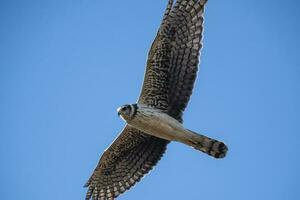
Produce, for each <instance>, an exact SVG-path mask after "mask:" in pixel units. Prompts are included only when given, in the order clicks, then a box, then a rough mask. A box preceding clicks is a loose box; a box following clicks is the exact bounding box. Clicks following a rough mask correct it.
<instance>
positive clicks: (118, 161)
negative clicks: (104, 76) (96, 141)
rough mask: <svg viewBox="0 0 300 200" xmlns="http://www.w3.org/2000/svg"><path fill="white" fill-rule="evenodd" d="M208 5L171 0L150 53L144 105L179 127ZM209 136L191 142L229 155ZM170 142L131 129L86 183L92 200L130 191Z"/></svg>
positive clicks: (203, 0)
mask: <svg viewBox="0 0 300 200" xmlns="http://www.w3.org/2000/svg"><path fill="white" fill-rule="evenodd" d="M205 3H206V0H177V1H176V3H175V5H173V0H169V2H168V5H167V8H166V10H165V13H164V17H163V20H162V23H161V26H160V28H159V30H158V33H157V35H156V38H155V40H154V42H153V44H152V46H151V48H150V51H149V54H148V60H147V68H146V73H145V78H144V83H143V87H142V91H141V94H140V97H139V100H138V104H144V105H148V106H151V107H153V108H155V109H159V110H161V111H162V112H164V113H166V114H168V115H170V116H171V117H173V118H174V119H176V120H177V121H178V122H182V113H183V111H184V109H185V107H186V106H187V103H188V101H189V98H190V95H191V94H192V90H193V87H194V82H195V79H196V73H197V70H198V63H199V50H200V48H201V47H202V44H201V40H202V30H203V12H204V4H205ZM191 134H192V132H191ZM203 137H205V136H203ZM203 137H200V138H198V141H199V142H195V141H194V140H192V141H187V143H189V142H190V144H189V145H191V146H194V148H196V149H198V150H201V151H206V153H208V154H210V155H212V156H214V157H224V156H225V153H226V151H227V147H226V146H225V147H226V148H225V147H224V146H223V145H224V144H223V143H220V142H218V141H216V140H213V139H210V138H207V137H205V138H203ZM196 141H197V140H196ZM168 143H169V141H168V140H165V139H161V138H158V137H155V136H151V135H148V134H146V133H144V132H142V131H140V130H138V129H136V128H133V127H131V126H129V125H127V126H126V127H125V128H124V130H123V131H122V132H121V133H120V135H119V136H118V138H117V139H116V140H115V141H114V142H113V143H112V144H111V146H110V147H109V148H108V149H107V150H105V152H104V153H103V155H102V156H101V158H100V160H99V163H98V165H97V167H96V169H95V170H94V172H93V174H92V176H91V177H90V179H89V180H88V182H87V183H86V185H85V186H86V187H88V192H87V195H86V199H87V200H88V199H90V198H92V199H93V200H94V199H103V200H106V199H107V200H112V199H114V198H116V197H117V196H118V195H120V194H121V193H123V192H125V191H126V190H128V189H129V188H130V187H132V186H133V185H134V184H135V183H136V182H138V181H139V180H140V179H141V178H142V177H143V176H144V175H145V174H146V173H148V172H149V171H150V170H151V169H152V167H153V166H154V165H155V164H156V163H157V162H158V161H159V160H160V158H161V157H162V155H163V154H164V152H165V150H166V146H167V144H168ZM224 152H225V153H224ZM222 153H224V155H223V154H222Z"/></svg>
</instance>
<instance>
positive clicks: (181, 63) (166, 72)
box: [139, 0, 206, 121]
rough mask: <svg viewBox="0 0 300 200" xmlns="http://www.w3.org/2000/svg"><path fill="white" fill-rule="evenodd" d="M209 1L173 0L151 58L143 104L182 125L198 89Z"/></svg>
mask: <svg viewBox="0 0 300 200" xmlns="http://www.w3.org/2000/svg"><path fill="white" fill-rule="evenodd" d="M205 3H206V0H177V1H176V3H175V5H174V6H172V5H173V0H169V4H168V7H167V9H166V12H165V15H164V19H163V21H162V24H161V26H160V28H159V30H158V33H157V36H156V38H155V40H154V42H153V44H152V46H151V49H150V51H149V54H148V61H147V68H146V73H145V78H144V83H143V87H142V92H141V95H140V98H139V103H143V104H147V105H151V106H154V107H156V108H159V109H161V110H164V111H166V112H167V113H168V114H169V115H171V116H172V117H174V118H176V119H177V120H179V121H182V112H183V111H184V109H185V107H186V106H187V103H188V101H189V98H190V95H191V94H192V90H193V87H194V82H195V79H196V73H197V70H198V63H199V54H200V53H199V50H200V48H201V46H202V44H201V39H202V30H203V12H204V4H205Z"/></svg>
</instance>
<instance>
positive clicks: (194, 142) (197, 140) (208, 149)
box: [189, 130, 228, 158]
mask: <svg viewBox="0 0 300 200" xmlns="http://www.w3.org/2000/svg"><path fill="white" fill-rule="evenodd" d="M189 131H190V130H189ZM190 132H191V133H192V135H191V137H190V138H189V143H190V145H191V146H192V147H194V148H195V149H197V150H200V151H202V152H203V153H206V154H208V155H210V156H213V157H215V158H224V157H225V156H226V153H227V151H228V147H227V146H226V145H225V144H224V143H223V142H220V141H217V140H215V139H212V138H209V137H206V136H204V135H200V134H197V133H195V132H193V131H190Z"/></svg>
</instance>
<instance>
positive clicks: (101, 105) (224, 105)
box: [0, 0, 300, 200]
mask: <svg viewBox="0 0 300 200" xmlns="http://www.w3.org/2000/svg"><path fill="white" fill-rule="evenodd" d="M166 3H167V0H151V1H150V0H148V1H145V0H144V1H141V0H139V1H138V0H127V1H102V0H97V1H96V0H89V1H79V0H73V1H71V0H60V1H58V0H57V1H38V0H35V1H32V0H28V1H21V0H20V1H17V0H11V1H8V0H7V1H1V3H0V113H1V114H0V117H1V120H0V156H1V165H0V176H1V179H0V194H1V195H0V196H1V197H0V198H1V199H12V200H40V199H43V200H65V199H72V200H77V199H78V200H80V199H83V198H84V196H85V192H86V189H85V188H83V185H84V183H85V182H86V181H87V179H88V178H89V176H90V174H91V172H92V171H93V169H94V167H95V166H96V164H97V162H98V159H99V156H100V155H101V154H102V152H103V150H104V149H105V148H106V147H107V146H108V145H109V144H110V143H111V142H112V141H113V139H114V138H115V137H116V136H117V135H118V132H119V131H120V130H121V129H122V127H123V126H124V122H123V121H122V120H121V119H119V118H118V117H117V113H116V108H117V107H118V106H120V105H122V104H125V103H132V102H135V101H136V99H137V97H138V95H139V91H140V87H141V83H142V80H143V73H144V66H145V60H146V55H147V51H148V48H149V46H150V44H151V42H152V40H153V38H154V36H155V34H156V31H157V28H158V26H159V24H160V21H161V17H162V14H163V11H164V8H165V6H166ZM206 8H207V9H206V13H205V19H206V20H205V38H204V49H203V51H202V57H201V67H200V68H201V70H200V73H199V74H198V79H197V82H196V87H195V90H194V94H193V96H192V98H191V101H190V104H189V107H188V109H187V110H186V112H185V115H184V120H185V123H184V124H185V126H186V127H188V128H189V129H192V130H194V131H197V132H200V133H205V134H207V135H209V136H211V137H214V138H218V139H220V140H223V141H225V142H226V143H227V144H228V146H229V148H230V151H229V154H228V156H227V157H226V158H225V159H224V160H214V159H212V158H210V157H208V156H206V155H204V154H202V153H200V152H197V151H195V150H193V149H191V148H188V147H187V146H184V145H181V144H178V143H172V144H170V145H169V147H168V150H167V153H166V154H165V156H164V157H163V159H162V160H161V161H160V162H159V164H158V165H157V167H156V168H155V169H154V170H153V171H152V172H151V173H150V175H148V176H146V177H145V178H144V179H143V180H142V181H141V182H140V183H139V184H137V185H136V186H135V187H134V188H133V189H132V190H130V191H129V192H127V193H126V194H125V195H122V196H121V197H120V198H119V199H120V200H126V199H130V200H141V199H142V200H153V199H172V200H182V199H209V200H223V199H224V200H241V199H242V200H253V199H255V200H266V199H272V200H285V199H289V200H290V199H291V200H296V199H299V196H300V192H299V178H300V175H299V174H300V172H299V169H300V164H299V163H300V162H299V158H300V156H299V153H300V151H299V146H300V121H299V119H300V116H299V115H300V114H299V113H300V106H299V104H300V55H299V53H300V39H299V36H300V23H299V19H300V12H299V9H300V3H299V1H296V0H286V1H279V0H264V1H251V0H247V1H246V0H227V1H218V0H210V1H209V2H208V4H207V7H206Z"/></svg>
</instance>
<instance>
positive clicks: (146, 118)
mask: <svg viewBox="0 0 300 200" xmlns="http://www.w3.org/2000/svg"><path fill="white" fill-rule="evenodd" d="M123 109H128V110H129V112H128V114H127V111H126V110H123ZM122 111H123V112H122ZM118 113H119V115H121V117H122V118H123V119H124V120H125V121H126V122H127V123H128V125H129V126H131V127H134V128H137V129H138V130H140V131H142V132H144V133H147V134H149V135H152V136H155V137H158V138H162V139H165V140H168V141H176V142H181V143H184V144H186V145H189V146H191V147H193V148H195V149H197V150H200V151H202V152H204V153H207V154H209V155H211V156H214V157H215V158H223V157H224V156H225V155H226V152H227V147H226V146H225V145H224V143H222V142H219V141H217V140H214V139H211V138H208V137H206V136H204V135H200V134H197V133H195V132H193V131H190V130H188V129H186V128H184V127H183V125H182V123H180V122H179V121H177V120H176V119H174V118H173V117H171V116H170V115H168V114H167V113H164V112H162V111H161V110H159V109H156V108H152V107H149V106H147V105H143V104H139V105H138V104H132V105H125V106H123V107H121V108H119V109H118Z"/></svg>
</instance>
